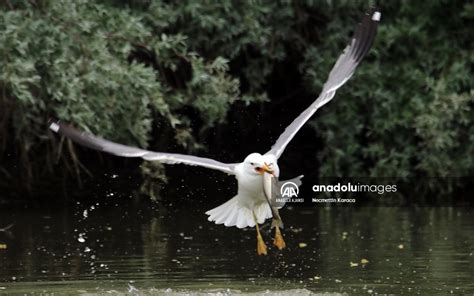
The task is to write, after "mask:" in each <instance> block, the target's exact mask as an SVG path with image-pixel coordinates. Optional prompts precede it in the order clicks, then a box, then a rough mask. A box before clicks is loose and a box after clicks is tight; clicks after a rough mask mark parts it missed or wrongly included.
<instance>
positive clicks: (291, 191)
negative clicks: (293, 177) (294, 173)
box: [280, 182, 300, 198]
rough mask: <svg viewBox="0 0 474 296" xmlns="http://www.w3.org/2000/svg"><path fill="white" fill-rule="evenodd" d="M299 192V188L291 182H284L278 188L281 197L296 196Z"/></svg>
mask: <svg viewBox="0 0 474 296" xmlns="http://www.w3.org/2000/svg"><path fill="white" fill-rule="evenodd" d="M299 193H300V189H299V188H298V186H297V185H296V184H295V183H293V182H286V183H284V184H283V185H282V186H281V188H280V194H281V197H287V198H292V197H298V194H299Z"/></svg>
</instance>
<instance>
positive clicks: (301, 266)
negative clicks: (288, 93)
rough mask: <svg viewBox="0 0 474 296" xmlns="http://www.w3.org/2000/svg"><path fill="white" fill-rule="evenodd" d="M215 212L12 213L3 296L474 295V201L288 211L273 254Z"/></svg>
mask: <svg viewBox="0 0 474 296" xmlns="http://www.w3.org/2000/svg"><path fill="white" fill-rule="evenodd" d="M206 209H208V207H205V208H202V209H201V208H193V209H186V208H184V207H183V206H180V207H179V208H168V209H152V208H150V207H149V206H138V205H136V206H133V205H130V206H123V205H118V204H117V205H115V206H112V207H111V206H108V207H107V209H105V208H101V206H100V204H99V205H95V206H94V207H93V208H92V207H91V206H82V205H81V204H77V205H76V206H75V207H73V208H71V209H70V210H69V211H57V210H53V209H49V210H48V209H45V210H41V211H39V210H34V211H28V210H2V211H0V223H1V225H0V227H2V226H5V225H7V224H9V223H12V222H14V223H15V224H14V226H13V228H11V232H10V233H7V232H0V294H16V293H18V294H23V293H43V294H44V295H49V294H62V293H71V294H82V295H94V294H107V295H109V294H112V295H123V294H126V295H142V294H145V295H161V294H166V295H181V294H186V295H189V294H200V293H215V294H219V293H222V294H233V293H244V294H252V295H253V294H260V293H264V292H267V293H270V294H273V293H280V294H281V295H295V294H299V295H308V294H312V293H316V294H318V293H334V294H351V295H360V294H372V293H395V294H422V295H433V294H439V295H446V294H450V293H454V294H473V293H474V281H473V278H474V243H473V242H474V240H473V237H474V213H473V211H472V209H471V208H418V209H409V208H358V209H355V208H332V209H326V208H315V209H308V208H293V209H285V210H283V211H282V217H283V219H284V221H285V222H286V228H285V229H284V231H283V234H284V236H285V239H286V243H287V246H288V248H287V249H285V250H284V251H283V252H279V251H277V250H275V249H274V248H271V247H270V249H269V255H268V256H266V257H258V256H257V255H256V252H255V247H256V241H255V233H254V230H253V229H249V230H245V231H242V230H238V229H236V228H225V227H224V226H221V225H214V224H211V223H209V222H207V220H206V216H205V215H204V214H203V211H204V210H206ZM85 210H87V212H84V211H85ZM263 232H264V237H265V240H266V241H267V244H268V245H269V246H270V245H271V235H272V234H271V233H270V230H269V228H268V226H266V227H264V230H263ZM361 260H363V261H364V260H367V261H368V263H366V264H361ZM351 262H352V264H351Z"/></svg>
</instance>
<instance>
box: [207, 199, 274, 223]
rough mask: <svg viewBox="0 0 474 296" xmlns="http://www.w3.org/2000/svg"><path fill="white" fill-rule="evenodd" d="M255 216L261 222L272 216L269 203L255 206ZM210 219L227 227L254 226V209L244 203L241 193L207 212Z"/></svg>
mask: <svg viewBox="0 0 474 296" xmlns="http://www.w3.org/2000/svg"><path fill="white" fill-rule="evenodd" d="M254 212H255V217H256V218H257V221H258V223H259V224H262V223H263V222H265V219H268V218H271V217H272V212H271V210H270V207H269V206H268V204H267V203H262V204H260V205H259V206H256V207H255V208H254ZM206 215H209V217H208V220H209V221H211V222H215V223H216V224H224V225H225V226H227V227H231V226H236V227H238V228H245V227H254V226H255V220H254V217H253V213H252V210H251V209H249V208H248V207H246V206H245V205H243V203H242V202H241V198H240V196H239V195H236V196H234V197H233V198H231V199H230V200H228V201H227V202H225V203H223V204H222V205H220V206H218V207H216V208H214V209H212V210H209V211H207V212H206Z"/></svg>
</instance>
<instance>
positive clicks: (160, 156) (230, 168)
mask: <svg viewBox="0 0 474 296" xmlns="http://www.w3.org/2000/svg"><path fill="white" fill-rule="evenodd" d="M49 128H50V129H51V130H52V131H54V132H56V133H59V134H60V135H63V136H65V137H66V138H69V139H71V140H72V141H74V142H76V143H78V144H81V145H83V146H86V147H89V148H92V149H95V150H99V151H104V152H107V153H110V154H113V155H117V156H123V157H141V158H143V159H145V160H151V161H159V162H162V163H166V164H179V163H181V164H187V165H193V166H202V167H205V168H209V169H213V170H219V171H222V172H224V173H227V174H234V167H235V166H236V164H234V163H222V162H219V161H216V160H213V159H209V158H202V157H197V156H191V155H183V154H174V153H162V152H153V151H149V150H144V149H140V148H136V147H131V146H126V145H122V144H118V143H114V142H112V141H108V140H105V139H102V138H99V137H97V136H95V135H93V134H90V133H86V132H81V131H78V130H76V129H74V128H73V127H71V126H69V125H66V124H64V123H62V122H59V121H56V122H51V123H50V125H49Z"/></svg>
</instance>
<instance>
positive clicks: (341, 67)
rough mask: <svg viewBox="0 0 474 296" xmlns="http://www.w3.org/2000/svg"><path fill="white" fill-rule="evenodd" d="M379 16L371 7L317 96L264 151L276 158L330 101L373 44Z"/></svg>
mask: <svg viewBox="0 0 474 296" xmlns="http://www.w3.org/2000/svg"><path fill="white" fill-rule="evenodd" d="M380 17H381V14H380V12H379V11H376V10H372V11H371V12H370V13H368V14H366V15H365V16H364V18H363V20H362V23H361V24H359V26H358V27H357V29H356V31H355V34H354V37H353V38H352V40H351V42H350V44H349V45H348V46H347V47H346V48H345V50H344V52H343V53H342V54H341V56H340V57H339V59H338V60H337V62H336V64H335V65H334V67H333V68H332V70H331V72H330V73H329V77H328V80H327V81H326V83H325V84H324V87H323V90H322V92H321V94H320V95H319V97H318V98H317V99H316V101H314V102H313V103H312V104H311V105H310V106H309V107H308V108H307V109H306V110H304V111H303V113H301V114H300V115H299V116H298V117H297V118H296V119H295V120H294V121H293V122H292V123H291V124H290V125H289V126H288V127H287V128H286V129H285V131H284V132H283V134H281V135H280V137H279V138H278V140H277V141H276V143H275V144H274V145H273V146H272V148H271V149H270V151H268V152H267V153H266V154H273V155H274V156H275V157H276V158H277V159H278V158H279V157H280V156H281V154H282V153H283V151H284V150H285V148H286V146H287V145H288V144H289V143H290V141H291V140H292V139H293V137H294V136H295V135H296V133H297V132H298V131H299V130H300V128H301V127H302V126H303V125H304V124H305V123H306V122H307V121H308V120H309V119H310V118H311V116H312V115H313V114H314V113H315V112H316V110H318V109H319V108H320V107H322V106H323V105H325V104H326V103H327V102H329V101H330V100H331V99H332V98H333V97H334V95H335V94H336V90H337V89H338V88H339V87H341V86H342V85H343V84H344V83H346V81H347V80H349V78H351V76H352V74H354V71H355V69H356V67H357V66H358V65H359V63H360V62H361V61H362V59H363V58H364V56H365V55H366V54H367V52H368V51H369V49H370V47H371V46H372V43H373V41H374V39H375V35H376V33H377V25H378V23H379V21H380Z"/></svg>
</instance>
